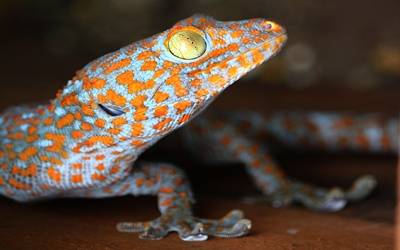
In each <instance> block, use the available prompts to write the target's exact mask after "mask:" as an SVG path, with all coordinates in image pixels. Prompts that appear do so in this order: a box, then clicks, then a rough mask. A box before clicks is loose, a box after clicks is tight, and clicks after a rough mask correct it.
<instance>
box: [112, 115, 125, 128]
mask: <svg viewBox="0 0 400 250" xmlns="http://www.w3.org/2000/svg"><path fill="white" fill-rule="evenodd" d="M124 124H126V120H125V118H122V117H118V118H116V119H115V120H114V121H113V125H114V126H117V127H119V126H122V125H124Z"/></svg>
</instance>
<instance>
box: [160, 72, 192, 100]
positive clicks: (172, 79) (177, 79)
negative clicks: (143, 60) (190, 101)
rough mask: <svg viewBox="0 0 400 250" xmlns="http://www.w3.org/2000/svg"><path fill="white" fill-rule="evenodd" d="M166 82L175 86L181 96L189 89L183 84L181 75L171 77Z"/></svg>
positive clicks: (176, 91) (177, 94)
mask: <svg viewBox="0 0 400 250" xmlns="http://www.w3.org/2000/svg"><path fill="white" fill-rule="evenodd" d="M165 83H166V84H169V85H172V86H173V87H174V90H175V95H176V96H178V97H181V96H185V95H187V89H186V88H184V87H183V86H182V81H181V78H180V77H179V75H173V76H171V77H169V78H168V79H167V80H166V81H165Z"/></svg>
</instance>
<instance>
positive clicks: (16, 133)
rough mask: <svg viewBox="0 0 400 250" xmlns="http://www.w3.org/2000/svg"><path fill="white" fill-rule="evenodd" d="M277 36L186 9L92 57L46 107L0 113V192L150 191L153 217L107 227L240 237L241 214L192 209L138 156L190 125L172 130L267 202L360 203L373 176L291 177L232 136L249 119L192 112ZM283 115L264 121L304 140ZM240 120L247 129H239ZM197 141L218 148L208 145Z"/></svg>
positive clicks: (271, 51) (163, 174) (169, 172)
mask: <svg viewBox="0 0 400 250" xmlns="http://www.w3.org/2000/svg"><path fill="white" fill-rule="evenodd" d="M286 39H287V35H286V31H285V29H284V28H283V27H282V26H280V25H279V24H277V23H276V22H272V21H270V20H267V19H263V18H257V19H248V20H240V21H224V22H223V21H217V20H215V19H213V18H212V17H209V16H205V15H194V16H191V17H189V18H186V19H183V20H181V21H179V22H177V23H176V24H175V25H173V26H172V27H171V28H170V29H168V30H166V31H164V32H161V33H159V34H156V35H153V36H151V37H149V38H146V39H143V40H140V41H138V42H134V43H131V44H129V45H127V46H125V47H123V48H121V49H119V50H117V51H114V52H111V53H109V54H106V55H104V56H102V57H100V58H98V59H96V60H94V61H92V62H90V63H89V64H87V65H86V66H84V67H83V68H82V69H81V70H78V71H77V72H76V74H75V76H74V77H73V78H72V79H71V80H70V81H68V83H67V84H66V86H65V87H64V88H63V89H61V90H60V91H59V92H58V93H57V95H56V97H55V98H54V99H52V100H50V101H49V102H48V103H47V104H44V105H38V106H33V107H32V106H17V107H11V108H8V109H6V110H4V111H3V112H2V113H1V115H0V194H1V195H2V196H5V197H8V198H10V199H13V200H16V201H19V202H29V201H38V200H44V199H52V198H65V197H81V198H106V197H114V196H123V195H134V196H138V195H156V196H157V197H158V207H159V211H160V213H161V215H160V217H158V218H156V219H154V220H151V221H147V222H121V223H118V224H117V226H116V227H117V230H118V231H121V232H135V233H139V236H140V238H142V239H161V238H164V237H165V236H166V235H168V234H169V233H170V232H177V233H178V235H179V237H180V238H181V239H182V240H185V241H201V240H206V239H208V237H209V236H215V237H239V236H243V235H246V234H248V233H249V231H250V229H251V221H250V220H248V219H247V218H245V216H244V214H243V212H242V211H240V210H232V211H231V212H229V213H227V214H226V215H225V216H224V217H223V218H221V219H219V220H210V219H204V218H198V217H195V216H194V215H193V212H192V210H191V207H192V204H193V202H194V198H193V194H192V191H191V188H190V184H189V181H188V180H187V178H186V176H185V174H184V172H183V171H182V170H181V169H179V168H178V167H176V166H174V165H173V164H170V163H163V162H142V161H140V160H139V161H137V159H138V157H139V156H140V155H141V154H142V153H143V152H144V151H146V149H148V148H149V147H151V146H152V145H154V144H155V143H156V142H157V141H158V140H160V139H161V138H163V137H165V136H167V135H168V134H170V133H171V132H172V131H175V130H177V129H178V128H181V127H183V126H184V125H186V124H187V123H189V122H190V121H192V120H194V121H193V122H191V126H190V127H189V126H185V127H184V128H183V129H184V130H183V129H182V133H181V135H182V136H183V138H184V141H185V143H186V144H187V145H188V148H192V149H194V151H196V152H197V153H198V154H200V155H202V156H203V157H206V158H205V160H212V159H211V158H209V157H213V156H212V155H214V156H215V152H219V151H221V150H224V149H225V153H223V154H220V155H219V156H218V157H216V156H215V157H214V159H215V160H221V158H225V159H222V160H239V161H241V162H243V163H244V165H245V166H246V169H247V170H248V172H249V174H250V175H251V176H252V177H253V178H254V179H255V182H256V184H257V185H258V186H259V187H260V189H261V190H262V191H263V193H264V194H265V196H266V197H270V200H271V201H272V203H273V204H274V205H276V206H280V205H285V204H289V203H291V202H292V201H293V202H300V203H302V204H304V205H305V206H307V207H310V208H314V209H319V210H328V211H334V210H338V209H341V208H342V207H343V206H344V205H345V203H346V202H347V201H352V200H358V199H362V198H364V197H365V196H366V195H368V194H369V192H370V191H371V190H372V189H373V187H374V186H375V184H376V182H375V180H374V178H373V177H371V176H364V177H362V178H361V179H359V180H358V181H356V183H355V185H353V188H351V189H350V190H347V191H341V190H340V189H338V188H333V189H332V190H325V189H321V188H315V187H311V186H308V185H305V184H302V183H300V182H294V181H289V180H288V178H286V177H284V175H283V173H282V171H281V170H279V168H278V167H277V166H276V165H275V164H274V163H273V161H272V159H271V157H270V156H269V154H268V151H266V149H265V147H262V146H260V145H259V144H256V143H254V142H253V141H252V140H251V139H249V138H250V137H248V136H250V134H246V133H242V132H244V131H247V132H249V131H253V130H254V131H256V130H257V131H261V130H263V129H264V128H266V127H268V126H263V125H262V124H261V123H263V122H264V121H261V120H262V119H261V118H260V117H258V116H257V115H255V114H254V115H250V113H247V114H246V115H243V116H237V115H233V116H231V119H233V120H230V121H228V120H229V119H228V120H224V119H223V117H222V116H221V117H217V118H218V119H216V120H215V121H212V120H209V118H208V117H207V118H204V119H200V120H197V119H194V118H195V117H197V115H198V114H200V113H201V112H202V111H203V110H205V109H206V108H207V107H208V106H209V105H210V104H211V103H212V101H213V100H215V98H216V97H217V96H219V94H221V93H222V92H223V91H224V90H225V89H226V88H227V87H229V86H230V85H232V84H233V83H234V82H236V80H238V79H239V78H241V77H242V76H244V75H245V74H246V73H248V72H249V71H251V70H252V69H254V68H255V67H256V66H258V65H260V64H261V63H263V62H265V61H267V60H268V59H270V58H271V57H273V56H274V55H276V54H277V53H278V52H279V51H280V50H281V48H282V47H283V46H284V44H285V42H286ZM239 117H241V118H239ZM200 118H201V116H200ZM281 120H282V123H283V124H284V125H285V124H286V123H287V122H288V121H287V120H286V118H285V116H283V117H281V116H278V118H277V120H276V121H275V120H274V119H272V121H266V123H265V124H271V125H272V127H275V130H277V131H274V132H277V135H280V136H281V137H282V138H285V139H286V140H287V141H289V142H290V141H293V140H294V139H296V140H297V139H299V138H297V137H301V136H299V135H298V133H296V131H297V130H299V131H300V132H299V133H303V134H302V138H303V139H304V138H306V139H307V138H308V135H307V134H306V133H305V131H303V130H302V129H300V128H299V127H295V129H293V131H292V132H294V134H295V137H296V138H294V139H293V138H291V137H290V135H289V133H288V134H285V130H283V129H282V130H280V129H279V128H280V126H279V124H280V122H281ZM300 120H301V119H300ZM225 121H226V123H225ZM294 122H295V123H296V122H297V121H294ZM247 123H249V124H250V123H251V124H250V125H251V126H253V130H250V129H245V128H244V127H243V124H247ZM224 124H225V125H226V124H231V125H228V126H224ZM307 124H308V123H307ZM273 125H275V126H273ZM286 125H287V124H286ZM320 125H321V126H322V127H324V125H323V124H322V123H321V124H320ZM310 126H311V125H310ZM314 126H317V125H316V124H314ZM261 127H263V129H261ZM350 127H351V126H350ZM389 127H390V126H389ZM283 128H287V127H285V126H283ZM318 128H319V127H318ZM296 129H297V130H296ZM319 129H320V128H319ZM272 130H274V129H272ZM287 131H289V129H287ZM312 131H313V132H315V131H314V130H312ZM289 132H290V131H289ZM292 134H293V133H292ZM346 138H347V139H348V137H346V136H345V139H346ZM385 138H386V137H385ZM199 139H204V140H203V141H204V143H203V144H202V143H201V142H199V141H201V140H199ZM300 139H301V138H300ZM300 139H299V140H300ZM207 141H208V142H211V143H213V142H217V143H215V145H213V146H215V147H212V146H207V145H210V144H207V143H206V142H207ZM387 144H390V143H389V142H387ZM196 145H197V146H196ZM349 145H350V144H349ZM385 145H386V144H385ZM393 145H394V143H393ZM200 146H206V150H202V149H201V148H200ZM197 147H198V148H197ZM213 151H214V153H213ZM207 157H208V158H207ZM218 158H220V159H218Z"/></svg>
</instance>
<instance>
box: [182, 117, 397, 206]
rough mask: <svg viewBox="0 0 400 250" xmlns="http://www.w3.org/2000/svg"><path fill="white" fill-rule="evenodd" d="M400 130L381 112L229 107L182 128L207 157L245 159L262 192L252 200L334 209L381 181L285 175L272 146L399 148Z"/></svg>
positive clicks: (189, 142)
mask: <svg viewBox="0 0 400 250" xmlns="http://www.w3.org/2000/svg"><path fill="white" fill-rule="evenodd" d="M399 130H400V128H399V121H398V118H395V117H384V116H382V115H378V114H351V113H321V112H309V113H307V112H278V113H273V114H271V115H269V116H263V115H261V114H258V113H254V112H230V113H223V114H216V115H215V114H214V115H208V116H201V117H200V118H198V119H195V120H194V121H193V123H192V124H191V125H190V126H187V127H185V129H183V130H182V132H183V133H182V137H183V139H184V142H185V143H186V146H187V148H189V149H190V150H191V151H192V152H193V153H194V154H195V155H197V156H198V157H199V158H200V159H203V160H206V161H207V162H208V163H213V164H216V163H221V162H232V161H236V162H241V163H243V165H244V166H245V167H246V170H247V172H248V173H249V175H250V176H251V177H252V178H253V180H254V182H255V184H256V186H257V187H258V188H259V189H260V190H261V191H262V193H263V196H262V197H256V198H251V199H249V200H248V201H252V202H254V201H260V200H261V201H267V202H270V203H271V204H272V205H273V206H275V207H281V206H284V205H288V204H290V203H292V202H296V203H301V204H303V205H304V206H306V207H308V208H311V209H314V210H319V211H328V212H333V211H338V210H340V209H342V208H343V207H344V206H345V205H346V204H347V203H348V202H352V201H359V200H362V199H363V198H365V197H366V196H368V195H369V194H370V192H371V191H372V190H373V189H374V188H375V186H376V184H377V183H376V180H375V178H374V177H373V176H370V175H365V176H361V177H359V178H358V179H357V180H356V181H355V182H354V183H353V185H352V187H351V188H349V189H348V190H342V189H341V188H338V187H335V188H331V189H325V188H320V187H313V186H311V185H308V184H305V183H302V182H299V181H297V180H293V179H291V178H288V177H287V176H285V174H284V173H283V171H282V170H281V169H280V168H279V166H278V165H277V163H276V162H275V161H274V159H273V157H272V156H271V154H270V151H269V148H270V147H273V146H276V145H277V144H278V145H281V146H284V147H293V148H295V149H300V150H305V149H314V150H315V149H317V150H328V151H343V150H350V151H359V152H379V153H393V154H396V153H397V150H398V138H399ZM266 138H267V140H266ZM268 139H269V140H268Z"/></svg>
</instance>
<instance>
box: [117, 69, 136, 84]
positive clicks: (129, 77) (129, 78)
mask: <svg viewBox="0 0 400 250" xmlns="http://www.w3.org/2000/svg"><path fill="white" fill-rule="evenodd" d="M133 77H134V75H133V72H132V71H124V72H122V73H121V74H119V75H118V76H117V78H116V80H117V82H118V83H119V84H130V83H133V82H134V78H133Z"/></svg>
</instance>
